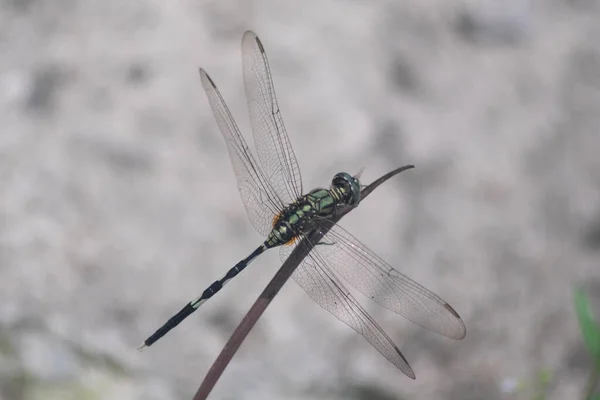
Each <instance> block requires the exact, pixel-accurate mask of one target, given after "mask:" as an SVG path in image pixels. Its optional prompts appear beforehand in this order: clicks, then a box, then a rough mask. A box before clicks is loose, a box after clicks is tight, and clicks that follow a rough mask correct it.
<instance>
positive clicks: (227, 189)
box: [0, 0, 600, 400]
mask: <svg viewBox="0 0 600 400" xmlns="http://www.w3.org/2000/svg"><path fill="white" fill-rule="evenodd" d="M246 29H252V30H254V31H256V33H257V34H258V35H259V36H260V37H261V39H262V41H263V43H264V45H265V47H266V50H267V54H268V55H269V58H270V63H271V69H272V72H273V76H274V80H275V85H276V89H277V93H278V97H279V104H280V106H281V109H282V112H283V117H284V120H285V121H286V125H287V128H288V132H289V133H290V137H291V141H292V144H293V146H294V148H295V151H296V155H297V157H298V159H299V162H300V165H301V168H302V173H303V177H304V186H305V188H312V187H315V186H325V185H328V183H329V181H330V179H331V177H332V176H333V174H334V173H336V172H338V171H349V172H356V171H358V170H359V169H360V168H361V167H366V170H365V172H364V173H363V175H362V177H363V180H364V181H365V182H370V181H372V180H373V179H375V178H377V177H379V176H380V175H382V174H383V173H385V172H387V171H388V170H390V169H392V168H395V167H397V166H399V165H403V164H408V163H411V164H415V165H416V166H417V168H416V169H415V170H412V171H409V172H406V173H404V174H402V175H400V176H398V177H396V178H394V179H392V180H391V181H389V182H388V183H386V184H385V185H384V186H383V187H381V188H380V189H378V190H377V191H376V192H375V193H374V194H373V195H372V196H371V197H370V198H369V199H368V200H367V201H365V202H364V203H363V204H362V205H361V207H360V208H359V209H357V210H355V211H353V212H352V214H351V215H349V216H348V217H346V218H345V219H344V221H343V225H344V226H345V227H346V228H347V229H348V230H349V231H351V232H353V233H354V234H355V235H356V236H357V237H358V238H359V239H360V240H362V241H363V242H364V243H365V244H367V245H368V246H369V247H371V248H372V249H373V250H375V251H376V252H377V253H379V254H380V255H381V256H382V257H383V258H384V259H386V260H388V261H389V262H390V263H391V264H392V265H394V266H396V268H398V269H399V270H400V271H402V272H404V273H406V274H407V275H409V276H410V277H412V278H413V279H415V280H417V281H418V282H420V283H422V284H423V285H424V286H426V287H428V288H430V289H431V290H433V291H435V292H436V293H438V294H439V295H440V296H441V297H443V298H444V299H446V300H447V301H448V302H450V303H451V304H452V305H453V306H454V308H455V309H456V310H457V311H458V312H459V313H460V314H461V316H462V317H463V318H464V320H465V322H466V325H467V331H468V332H467V337H466V338H465V339H464V340H462V341H459V342H458V341H453V340H450V339H445V338H443V337H441V336H439V335H436V334H434V333H430V332H426V331H424V330H422V329H420V328H418V327H416V326H414V325H412V324H410V323H408V322H406V321H405V320H403V319H402V318H401V317H399V316H397V315H396V314H394V313H391V312H387V311H386V310H384V309H382V308H381V307H379V306H377V305H376V304H374V303H372V302H370V301H369V300H368V299H366V298H364V297H362V296H360V295H359V296H357V297H358V299H359V300H361V302H362V303H363V304H364V305H365V307H366V308H367V310H368V311H369V312H370V313H371V314H372V315H373V316H374V318H375V319H376V320H377V321H378V322H380V323H381V325H382V326H383V327H384V329H385V330H386V331H387V332H388V334H389V335H390V336H391V337H392V338H393V339H394V340H395V341H397V343H399V344H400V345H401V347H402V350H403V351H404V353H405V355H406V357H407V358H408V360H409V361H410V363H411V365H412V367H413V369H414V370H415V373H416V375H417V380H416V381H412V380H410V379H408V378H406V377H404V376H403V375H402V374H401V373H400V372H399V371H398V370H396V369H395V368H394V367H393V366H392V365H391V364H389V363H388V362H387V361H386V360H385V359H384V358H382V357H381V356H380V355H379V354H378V353H377V352H376V351H375V350H373V349H372V348H371V347H370V346H369V345H368V344H367V343H366V342H365V341H364V340H363V339H362V338H361V337H360V336H359V335H357V334H356V333H354V331H352V330H351V329H349V328H347V327H346V326H345V325H343V324H342V323H340V322H338V321H337V320H336V319H335V318H333V317H332V316H331V315H329V314H328V313H327V312H325V311H324V310H322V309H321V308H320V307H318V306H317V305H316V304H315V303H313V302H312V301H311V300H310V299H309V298H308V296H306V295H305V294H304V292H302V290H301V289H300V288H299V287H298V286H297V285H296V284H295V283H293V282H290V283H288V284H287V285H286V286H285V287H284V289H283V290H282V292H281V293H280V294H279V296H278V297H277V298H276V299H275V301H274V303H273V304H272V306H271V307H270V308H269V309H268V310H267V312H266V314H265V316H264V318H262V319H261V320H260V321H259V323H258V325H257V326H256V328H255V329H254V330H253V332H252V334H251V335H250V337H249V338H248V339H247V340H246V342H245V343H244V345H243V346H242V348H241V350H240V352H239V353H238V354H237V356H236V357H235V358H234V361H233V362H232V363H231V364H230V365H229V367H228V368H227V370H226V371H225V374H224V375H223V377H222V379H221V380H220V381H219V383H218V385H217V387H216V388H215V391H214V392H213V396H212V398H214V399H375V400H387V399H449V400H470V399H473V400H475V399H486V400H494V399H531V398H533V396H534V395H535V394H536V393H535V392H536V385H537V384H538V383H539V382H538V381H540V379H541V380H547V381H548V383H547V387H546V388H545V390H544V392H545V393H544V396H545V397H544V398H546V399H560V400H570V399H578V398H581V397H582V395H583V391H584V386H585V383H586V379H587V376H588V373H589V370H590V368H591V365H592V362H591V359H590V358H589V356H588V355H587V354H586V352H585V350H584V348H583V345H582V343H581V339H580V335H579V329H578V326H577V321H576V318H575V316H574V313H573V307H572V289H573V287H574V285H575V284H580V283H586V284H587V283H593V282H594V280H595V279H598V278H600V133H599V132H598V129H599V127H600V3H598V2H596V1H594V0H549V1H533V0H529V1H527V0H503V1H501V0H479V1H474V0H472V1H448V0H427V1H417V0H412V1H396V0H393V1H392V0H375V1H369V2H358V1H322V0H307V1H302V2H283V1H253V2H247V1H216V0H213V1H198V0H196V1H189V0H182V1H148V2H125V1H119V0H105V1H91V0H82V1H75V0H56V1H42V0H3V1H1V2H0V399H2V400H20V399H111V400H116V399H144V400H151V399H189V398H191V396H192V395H193V393H194V392H195V390H196V388H197V386H198V385H199V383H200V381H201V379H202V377H203V376H204V374H205V373H206V371H207V370H208V368H209V367H210V365H211V363H212V362H213V360H214V359H215V357H216V355H217V354H218V352H219V351H220V350H221V347H222V346H223V344H224V343H225V341H226V340H227V338H228V337H229V335H230V334H231V333H232V331H233V330H234V328H235V326H236V325H237V323H238V322H239V321H240V320H241V318H242V316H243V315H244V313H245V312H246V311H247V310H248V308H249V307H250V305H251V303H252V302H253V301H254V299H255V298H256V297H257V295H258V294H259V293H260V291H261V290H262V289H263V288H264V286H265V285H266V283H267V282H268V281H269V279H270V277H272V276H273V274H274V273H275V271H276V270H277V268H279V266H280V265H281V263H280V261H279V256H278V254H277V251H273V252H272V254H266V255H264V256H262V257H261V258H260V259H259V260H257V261H256V262H255V263H253V264H252V266H251V267H250V268H249V269H248V270H246V271H245V272H244V273H243V274H241V275H240V276H239V277H238V278H237V279H236V280H235V281H233V282H231V283H230V284H229V285H228V286H227V287H226V289H224V290H223V291H222V292H220V293H219V295H218V296H216V297H215V298H213V299H212V300H211V301H210V303H207V305H206V307H205V308H203V309H202V310H201V311H199V312H198V313H197V314H195V315H193V316H192V317H191V318H189V319H188V320H187V321H185V323H183V324H182V325H181V326H180V327H178V328H177V329H176V330H174V331H172V332H171V333H170V334H169V335H168V336H166V337H165V338H164V339H163V340H161V341H160V342H158V343H157V344H156V345H155V346H153V347H151V348H150V349H147V350H146V351H144V352H143V353H139V352H137V351H136V347H137V346H138V345H139V343H140V342H141V341H142V340H143V339H145V338H146V337H147V336H148V335H149V334H150V333H152V332H153V331H154V330H155V329H156V328H157V327H159V326H160V325H161V324H162V323H163V322H164V321H165V320H166V319H167V318H168V317H170V316H171V315H172V314H173V313H174V312H176V311H177V310H179V308H180V307H182V306H183V305H184V304H185V303H186V302H187V301H189V300H190V299H192V298H194V297H195V296H197V295H198V294H199V293H201V291H202V290H203V289H204V288H205V287H206V286H207V285H208V284H210V283H211V282H212V281H213V280H215V279H217V278H219V277H220V276H221V275H222V274H223V273H224V272H225V271H226V270H227V269H228V268H230V267H231V266H232V265H233V264H234V263H236V262H237V261H239V260H240V259H241V258H243V257H245V256H246V255H247V254H249V253H250V252H251V251H252V250H253V249H254V248H255V247H256V246H258V244H259V243H260V242H261V239H262V238H261V236H260V235H258V234H257V233H256V232H254V230H253V229H252V227H251V225H250V224H249V223H248V220H247V217H246V215H245V210H244V207H243V206H242V203H241V201H240V198H239V194H238V192H237V189H236V182H235V177H234V175H233V171H232V168H231V165H230V161H229V158H228V153H227V149H226V147H225V144H224V142H223V139H222V137H221V135H220V133H219V131H218V128H217V126H216V123H215V122H214V119H213V116H212V114H211V112H210V107H209V105H208V103H207V101H206V98H205V96H204V93H203V91H202V87H201V84H200V81H199V78H198V73H197V68H198V67H199V66H202V67H203V68H205V69H206V70H207V71H208V72H209V73H210V74H211V76H212V78H213V79H214V80H215V82H216V84H217V85H218V86H219V88H220V89H221V92H222V93H223V95H224V97H225V99H226V101H227V102H228V104H229V106H230V108H231V110H232V112H233V114H234V115H235V117H236V119H237V120H238V123H239V125H240V127H241V129H242V131H243V132H245V134H246V137H247V139H248V140H249V141H250V142H251V138H250V129H249V123H248V118H247V111H246V105H245V99H244V94H243V86H242V80H241V79H242V74H241V52H240V40H241V37H242V34H243V32H244V31H245V30H246ZM540 377H541V378H540Z"/></svg>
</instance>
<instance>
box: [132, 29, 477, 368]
mask: <svg viewBox="0 0 600 400" xmlns="http://www.w3.org/2000/svg"><path fill="white" fill-rule="evenodd" d="M242 69H243V78H244V87H245V93H246V99H247V103H248V109H249V114H250V122H251V126H252V133H253V136H254V143H255V147H256V153H257V156H258V162H257V160H256V158H255V157H254V155H253V154H252V152H251V151H250V148H249V147H248V145H247V143H246V141H245V140H244V137H243V136H242V134H241V132H240V130H239V128H238V126H237V124H236V122H235V120H234V119H233V116H232V114H231V112H230V111H229V108H228V107H227V105H226V104H225V101H224V100H223V97H222V96H221V93H220V92H219V90H218V89H217V86H216V85H215V83H214V81H213V80H212V79H211V78H210V76H209V75H208V74H207V73H206V71H204V70H203V69H200V79H201V82H202V86H203V88H204V91H205V92H206V96H207V98H208V103H209V104H210V106H211V108H212V111H213V114H214V117H215V119H216V122H217V125H218V126H219V129H220V131H221V133H222V134H223V137H224V138H225V142H226V143H227V147H228V151H229V155H230V158H231V162H232V165H233V169H234V172H235V175H236V177H237V187H238V190H239V192H240V195H241V198H242V202H243V204H244V206H245V208H246V211H247V214H248V217H249V219H250V222H251V224H252V226H253V227H254V229H255V230H256V231H257V232H258V233H260V234H261V235H263V237H266V239H265V240H264V242H263V243H262V244H261V245H260V246H259V247H257V248H256V250H254V251H253V252H252V253H250V255H249V256H248V257H246V258H244V259H242V260H241V261H240V262H238V263H237V264H236V265H235V266H234V267H233V268H231V269H230V270H229V271H227V273H226V274H225V275H224V276H223V277H222V278H221V279H219V280H216V281H214V282H213V283H212V284H211V285H210V286H208V287H207V288H206V290H204V292H202V294H201V295H200V296H198V297H197V298H195V299H194V300H192V301H191V302H189V303H187V304H186V305H185V306H184V307H183V308H182V309H181V310H180V311H179V312H178V313H177V314H175V315H174V316H173V317H171V318H170V319H169V320H168V321H167V322H166V323H165V324H164V325H163V326H162V327H160V328H159V329H158V330H157V331H156V332H155V333H154V334H152V335H151V336H150V337H148V339H146V340H145V341H144V343H143V344H142V345H141V346H140V348H139V349H140V350H141V349H143V348H146V347H148V346H151V345H152V344H154V343H155V342H156V341H157V340H159V339H160V338H162V337H163V336H164V335H165V334H166V333H167V332H169V331H170V330H171V329H173V328H174V327H175V326H177V325H178V324H179V323H181V322H182V321H183V320H184V319H185V318H187V317H188V316H189V315H191V314H192V313H193V312H194V311H196V310H197V309H198V308H199V307H200V306H201V305H203V304H204V303H205V302H206V301H208V300H209V299H210V298H211V297H213V296H214V295H215V294H216V293H217V292H219V291H220V290H221V289H222V288H223V286H225V284H227V283H228V282H229V281H231V280H232V279H233V278H235V277H236V276H237V275H238V274H239V273H241V272H242V271H243V270H244V269H245V268H246V267H248V265H250V263H251V262H252V261H254V260H255V259H256V258H257V257H258V256H259V255H261V254H262V253H264V252H265V251H267V250H268V249H271V248H275V247H279V248H280V256H281V259H282V261H283V260H285V259H287V257H288V256H289V255H290V254H291V253H292V251H293V250H294V248H295V247H296V246H298V245H299V243H300V242H301V241H302V240H305V241H307V240H310V239H309V237H310V235H309V234H310V233H311V232H314V231H315V230H322V231H323V232H326V234H325V236H324V237H323V238H322V239H321V240H320V241H319V242H318V243H310V245H311V250H310V252H309V253H308V255H307V256H306V257H305V258H304V259H303V260H302V262H301V263H300V265H299V266H298V268H297V269H296V270H295V271H294V273H293V274H292V278H293V279H294V280H295V281H296V282H297V283H298V284H299V285H300V287H302V289H304V291H305V292H306V293H307V294H308V295H309V296H310V298H312V300H314V301H315V302H316V303H317V304H319V305H320V306H321V307H322V308H324V309H325V310H327V311H328V312H330V313H331V314H332V315H334V316H335V317H336V318H337V319H339V320H340V321H342V322H343V323H345V324H346V325H348V326H349V327H350V328H352V329H354V330H355V331H356V332H358V333H359V334H360V335H362V336H363V337H364V338H365V339H366V340H367V341H368V342H369V343H370V344H371V345H372V346H373V347H374V348H375V349H377V351H379V353H381V354H382V355H383V356H384V357H385V358H386V359H387V360H388V361H390V362H391V363H392V364H394V365H395V366H396V367H397V368H399V369H400V370H401V371H402V372H403V373H404V374H406V375H407V376H408V377H410V378H413V379H414V378H415V374H414V372H413V370H412V368H411V367H410V365H409V363H408V361H407V360H406V358H405V357H404V355H403V354H402V352H401V351H400V350H399V348H398V347H397V346H396V345H395V344H394V342H393V341H392V340H391V339H390V338H389V336H388V335H387V334H386V333H385V332H384V331H383V329H382V328H381V327H380V326H379V325H378V324H377V322H375V320H374V319H373V318H372V317H371V316H370V315H369V314H368V313H367V311H366V310H365V309H364V308H363V307H362V306H361V305H360V303H359V302H358V301H357V300H356V299H355V298H354V297H353V296H352V295H351V294H350V292H349V291H348V290H347V289H346V286H345V285H346V284H349V285H351V286H353V287H354V288H355V289H356V290H358V291H359V292H361V293H362V294H364V295H365V296H367V297H369V298H370V299H371V300H373V301H375V302H376V303H378V304H379V305H381V306H382V307H385V308H387V309H389V310H391V311H394V312H396V313H398V314H400V315H402V316H403V317H405V318H406V319H408V320H410V321H411V322H413V323H415V324H416V325H419V326H421V327H423V328H425V329H428V330H431V331H434V332H437V333H439V334H441V335H443V336H446V337H449V338H453V339H462V338H464V337H465V335H466V327H465V324H464V322H463V320H462V319H461V317H460V316H459V315H458V313H457V312H456V311H455V310H454V309H453V308H452V307H451V306H450V305H449V304H448V303H447V302H446V301H444V300H442V299H441V298H440V297H438V296H437V295H436V294H434V293H432V292H431V291H429V290H428V289H426V288H424V287H423V286H421V285H420V284H418V283H416V282H414V281H413V280H411V279H410V278H408V277H407V276H405V275H404V274H402V273H400V272H398V271H397V270H395V269H394V268H392V267H391V266H390V265H389V264H388V263H386V262H385V261H384V260H383V259H381V258H380V257H379V256H377V255H376V254H375V253H374V252H373V251H371V250H370V249H369V248H367V247H366V246H365V245H363V244H362V243H361V242H360V241H358V240H357V239H356V238H355V237H354V236H352V235H351V234H350V233H348V232H347V231H346V230H345V229H344V228H342V227H341V226H340V225H339V224H336V223H333V222H332V220H331V219H332V217H333V216H335V215H336V213H337V212H338V211H339V210H340V209H341V208H342V207H346V208H347V207H354V206H356V205H357V204H358V203H359V201H360V191H361V187H362V185H361V183H360V173H359V174H357V175H354V176H353V175H351V174H349V173H347V172H340V173H337V174H336V175H335V176H334V177H333V179H332V181H331V184H330V186H329V188H327V189H324V188H317V189H314V190H312V191H310V192H308V193H307V194H303V193H304V192H303V188H302V177H301V174H300V167H299V164H298V161H297V159H296V156H295V154H294V150H293V148H292V145H291V142H290V139H289V137H288V134H287V131H286V128H285V126H284V123H283V119H282V116H281V111H280V109H279V105H278V103H277V98H276V96H275V89H274V84H273V80H272V75H271V70H270V67H269V63H268V60H267V56H266V53H265V48H264V46H263V44H262V42H261V41H260V39H259V38H258V37H257V36H256V34H254V33H253V32H251V31H247V32H245V34H244V36H243V38H242Z"/></svg>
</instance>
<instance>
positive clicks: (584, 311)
mask: <svg viewBox="0 0 600 400" xmlns="http://www.w3.org/2000/svg"><path fill="white" fill-rule="evenodd" d="M573 299H574V302H575V311H576V312H577V319H578V320H579V329H580V330H581V336H582V337H583V342H584V344H585V346H586V347H587V349H588V351H589V352H590V353H591V354H592V356H593V357H594V358H595V359H596V362H598V360H600V326H599V325H598V324H597V323H596V322H595V321H594V317H593V316H592V310H591V307H590V302H589V299H588V296H587V294H586V293H585V292H584V291H583V289H581V288H576V289H575V290H574V293H573Z"/></svg>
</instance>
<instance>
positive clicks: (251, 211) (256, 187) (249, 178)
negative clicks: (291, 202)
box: [200, 69, 284, 236]
mask: <svg viewBox="0 0 600 400" xmlns="http://www.w3.org/2000/svg"><path fill="white" fill-rule="evenodd" d="M200 78H201V80H202V86H203V87H204V91H205V92H206V97H207V98H208V102H209V104H210V106H211V108H212V110H213V114H214V116H215V119H216V120H217V125H219V129H220V130H221V133H222V134H223V137H224V138H225V142H226V143H227V148H228V149H229V156H230V158H231V163H232V165H233V170H234V171H235V175H236V177H237V182H238V189H239V191H240V195H241V197H242V202H243V203H244V206H245V207H246V211H247V213H248V218H249V219H250V222H251V223H252V226H254V229H256V230H257V231H258V232H259V233H260V234H262V235H264V236H266V235H268V234H269V232H270V231H271V228H272V225H271V224H272V221H273V218H274V217H275V215H277V214H278V213H279V212H280V211H281V210H282V209H283V207H284V203H283V201H282V199H281V198H280V197H279V196H278V195H277V193H276V191H275V190H273V188H272V187H271V184H270V182H269V180H268V179H267V178H266V176H265V175H264V172H263V171H262V170H261V169H260V166H259V164H258V163H257V162H256V160H255V159H254V157H253V156H252V153H251V152H250V149H249V148H248V145H247V144H246V141H245V140H244V137H243V136H242V134H241V133H240V130H239V128H238V127H237V124H236V123H235V121H234V119H233V116H232V115H231V112H230V111H229V108H228V107H227V105H226V104H225V101H224V100H223V97H222V96H221V93H219V90H218V89H217V87H216V85H215V84H214V82H213V81H212V79H211V78H210V77H209V76H208V74H207V73H206V72H205V71H204V70H203V69H200Z"/></svg>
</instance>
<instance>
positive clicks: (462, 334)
mask: <svg viewBox="0 0 600 400" xmlns="http://www.w3.org/2000/svg"><path fill="white" fill-rule="evenodd" d="M444 308H445V309H446V310H448V311H449V312H450V313H451V314H452V315H453V316H454V317H455V318H456V319H457V320H458V322H460V325H461V329H460V332H459V333H458V334H457V335H453V336H451V338H452V339H457V340H461V339H464V337H465V336H467V327H466V326H465V323H464V321H463V320H462V318H461V317H460V315H458V313H457V312H456V310H455V309H454V308H452V306H451V305H450V304H448V303H446V304H444Z"/></svg>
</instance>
